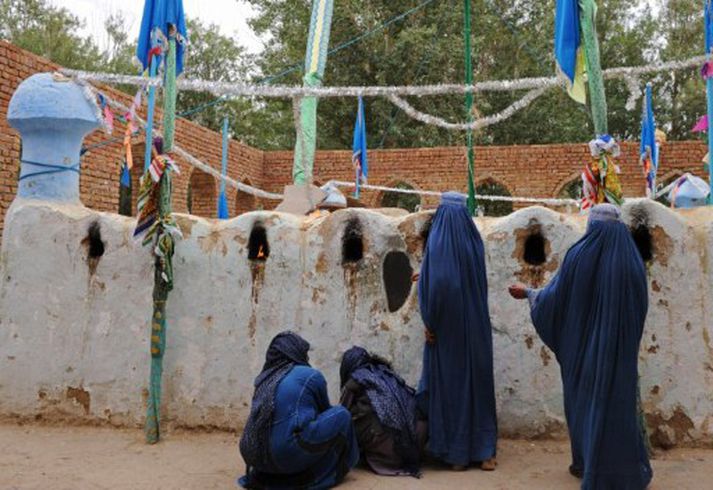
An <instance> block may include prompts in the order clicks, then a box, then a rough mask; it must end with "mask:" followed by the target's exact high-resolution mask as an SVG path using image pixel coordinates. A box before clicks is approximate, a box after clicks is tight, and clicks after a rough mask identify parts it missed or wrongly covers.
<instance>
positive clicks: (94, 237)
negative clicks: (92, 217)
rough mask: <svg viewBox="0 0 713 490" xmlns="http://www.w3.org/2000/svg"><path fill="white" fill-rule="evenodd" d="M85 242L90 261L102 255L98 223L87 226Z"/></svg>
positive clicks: (100, 233)
mask: <svg viewBox="0 0 713 490" xmlns="http://www.w3.org/2000/svg"><path fill="white" fill-rule="evenodd" d="M85 240H87V251H88V253H89V258H90V259H98V258H100V257H101V256H102V255H104V242H103V241H102V232H101V226H100V225H99V222H98V221H95V222H93V223H92V224H91V225H89V229H88V230H87V237H86V238H85Z"/></svg>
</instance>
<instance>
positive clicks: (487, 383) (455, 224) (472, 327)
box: [418, 192, 497, 470]
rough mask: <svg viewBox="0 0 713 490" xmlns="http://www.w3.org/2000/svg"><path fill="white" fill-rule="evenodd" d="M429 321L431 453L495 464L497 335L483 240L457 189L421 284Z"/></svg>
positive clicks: (426, 399) (422, 392) (433, 234)
mask: <svg viewBox="0 0 713 490" xmlns="http://www.w3.org/2000/svg"><path fill="white" fill-rule="evenodd" d="M418 294H419V303H420V307H421V316H422V318H423V322H424V324H425V326H426V338H427V342H426V345H425V348H424V356H423V372H422V375H421V381H420V383H419V388H418V399H419V406H420V408H421V410H422V411H423V412H425V414H426V415H427V417H428V450H429V452H430V453H431V454H432V455H433V456H434V457H436V458H437V459H439V460H441V461H444V462H445V463H448V464H450V465H451V466H452V467H453V469H455V470H462V469H465V468H467V467H468V466H469V465H471V464H472V463H476V462H480V463H481V468H483V469H485V470H493V469H495V446H496V441H497V420H496V415H495V389H494V385H493V338H492V327H491V325H490V314H489V311H488V284H487V277H486V273H485V253H484V249H483V241H482V240H481V238H480V234H479V233H478V229H477V228H476V227H475V223H474V222H473V220H472V218H471V216H470V214H469V213H468V210H467V208H466V206H465V197H464V196H462V195H461V194H457V193H452V192H449V193H446V194H444V195H443V198H442V200H441V205H440V206H439V207H438V210H437V211H436V214H435V216H434V217H433V222H432V224H431V229H430V232H429V234H428V240H427V243H426V252H425V255H424V259H423V265H422V266H421V272H420V276H419V283H418Z"/></svg>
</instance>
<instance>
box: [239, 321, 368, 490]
mask: <svg viewBox="0 0 713 490" xmlns="http://www.w3.org/2000/svg"><path fill="white" fill-rule="evenodd" d="M308 351H309V343H307V341H306V340H304V339H303V338H302V337H300V336H299V335H297V334H295V333H292V332H282V333H280V334H278V335H277V336H276V337H275V338H274V339H272V342H271V343H270V346H269V348H268V349H267V354H266V356H265V365H264V366H263V368H262V372H261V373H260V375H259V376H258V377H257V378H256V379H255V394H254V395H253V402H252V408H251V410H250V416H249V418H248V421H247V424H246V426H245V430H244V431H243V436H242V438H241V439H240V453H241V454H242V456H243V459H244V460H245V465H246V467H247V471H246V475H245V476H243V477H242V478H241V479H240V481H239V483H240V485H241V486H243V487H244V488H264V489H287V488H290V489H321V488H331V487H333V486H335V485H338V484H339V483H340V482H341V481H342V480H343V479H344V476H345V475H346V474H347V472H348V471H349V470H350V469H351V468H353V467H354V466H355V465H356V464H357V462H358V460H359V448H358V446H357V442H356V438H355V436H354V430H353V429H352V418H351V414H350V413H349V411H348V410H347V409H345V408H344V407H342V406H336V407H331V406H330V404H329V397H328V395H327V382H326V380H325V379H324V376H322V373H320V372H319V371H317V370H316V369H313V368H311V367H310V365H309V357H308V354H307V353H308Z"/></svg>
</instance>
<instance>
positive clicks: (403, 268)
mask: <svg viewBox="0 0 713 490" xmlns="http://www.w3.org/2000/svg"><path fill="white" fill-rule="evenodd" d="M412 274H413V268H412V267H411V261H410V260H409V258H408V255H406V254H405V253H404V252H397V251H392V252H389V253H388V254H386V257H384V265H383V275H384V288H385V289H386V300H387V303H388V306H389V311H390V312H392V313H393V312H395V311H399V310H400V309H401V307H402V306H403V305H404V303H406V300H407V299H408V297H409V294H411V275H412Z"/></svg>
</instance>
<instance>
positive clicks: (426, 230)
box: [421, 215, 433, 252]
mask: <svg viewBox="0 0 713 490" xmlns="http://www.w3.org/2000/svg"><path fill="white" fill-rule="evenodd" d="M432 225H433V215H431V216H429V217H428V219H427V220H426V222H425V223H424V224H423V228H421V240H422V243H423V251H424V252H425V251H426V245H428V235H430V234H431V226H432Z"/></svg>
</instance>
